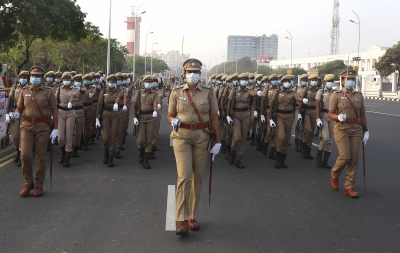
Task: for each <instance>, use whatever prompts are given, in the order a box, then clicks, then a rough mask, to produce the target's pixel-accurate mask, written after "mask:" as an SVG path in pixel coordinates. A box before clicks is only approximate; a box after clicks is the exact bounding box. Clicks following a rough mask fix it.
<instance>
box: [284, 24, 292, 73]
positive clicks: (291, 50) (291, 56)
mask: <svg viewBox="0 0 400 253" xmlns="http://www.w3.org/2000/svg"><path fill="white" fill-rule="evenodd" d="M286 32H288V34H289V35H290V39H289V38H288V37H285V38H286V39H288V40H290V69H292V56H293V54H292V53H293V47H292V46H293V40H292V34H290V32H289V31H287V30H286Z"/></svg>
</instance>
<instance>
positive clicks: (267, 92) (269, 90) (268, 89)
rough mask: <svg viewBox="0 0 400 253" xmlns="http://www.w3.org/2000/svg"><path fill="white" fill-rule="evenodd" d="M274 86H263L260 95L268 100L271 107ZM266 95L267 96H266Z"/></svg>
mask: <svg viewBox="0 0 400 253" xmlns="http://www.w3.org/2000/svg"><path fill="white" fill-rule="evenodd" d="M275 91H276V88H275V87H273V86H268V87H265V89H264V90H263V94H262V96H263V97H265V100H267V101H268V106H269V107H270V108H271V103H272V99H273V98H274V94H275ZM267 96H268V97H267Z"/></svg>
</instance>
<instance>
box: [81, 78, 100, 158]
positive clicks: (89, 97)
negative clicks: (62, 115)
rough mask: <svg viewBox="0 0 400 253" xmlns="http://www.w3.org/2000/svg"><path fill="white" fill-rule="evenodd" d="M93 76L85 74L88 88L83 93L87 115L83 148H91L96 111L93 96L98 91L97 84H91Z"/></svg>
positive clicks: (84, 109) (84, 79)
mask: <svg viewBox="0 0 400 253" xmlns="http://www.w3.org/2000/svg"><path fill="white" fill-rule="evenodd" d="M93 78H96V77H95V76H92V75H91V74H86V75H84V76H83V84H84V85H85V88H86V92H85V93H84V94H83V111H84V115H85V124H84V131H83V134H84V142H83V150H89V143H90V137H91V134H92V132H93V126H92V122H93V120H94V118H95V113H96V112H95V107H94V106H93V97H94V95H95V94H96V93H97V89H96V86H95V85H92V84H91V83H92V79H93ZM93 86H94V87H93Z"/></svg>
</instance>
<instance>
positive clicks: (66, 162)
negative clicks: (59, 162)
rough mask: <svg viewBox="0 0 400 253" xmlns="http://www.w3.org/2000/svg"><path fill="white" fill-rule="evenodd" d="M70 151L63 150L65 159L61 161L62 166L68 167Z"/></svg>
mask: <svg viewBox="0 0 400 253" xmlns="http://www.w3.org/2000/svg"><path fill="white" fill-rule="evenodd" d="M71 154H72V152H65V161H64V163H63V166H64V167H69V159H70V158H71Z"/></svg>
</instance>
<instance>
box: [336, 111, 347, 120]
mask: <svg viewBox="0 0 400 253" xmlns="http://www.w3.org/2000/svg"><path fill="white" fill-rule="evenodd" d="M337 118H338V120H339V121H340V122H345V121H346V114H342V113H341V114H339V115H338V116H337Z"/></svg>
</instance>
